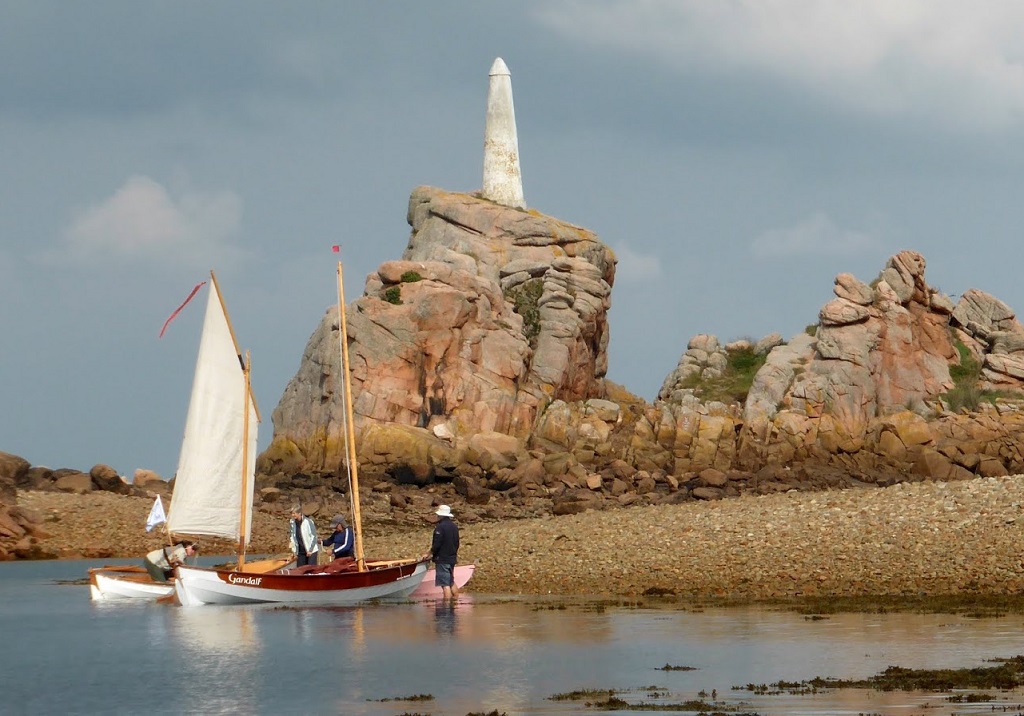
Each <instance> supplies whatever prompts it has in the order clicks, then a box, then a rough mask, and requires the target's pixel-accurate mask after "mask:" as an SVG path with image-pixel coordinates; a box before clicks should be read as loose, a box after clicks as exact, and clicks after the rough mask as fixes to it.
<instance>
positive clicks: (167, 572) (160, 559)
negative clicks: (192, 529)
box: [142, 540, 199, 582]
mask: <svg viewBox="0 0 1024 716" xmlns="http://www.w3.org/2000/svg"><path fill="white" fill-rule="evenodd" d="M198 551H199V545H198V544H196V543H195V542H192V541H191V540H183V541H181V542H178V543H176V544H172V545H168V546H167V547H161V548H160V549H154V550H153V551H152V552H150V553H149V554H147V555H146V558H145V559H143V560H142V562H143V564H145V565H146V571H147V572H149V576H150V577H152V578H153V579H154V580H155V581H157V582H166V581H167V580H169V579H170V578H171V577H173V576H174V568H175V567H177V566H178V565H179V564H184V563H185V560H186V559H187V558H188V557H194V556H195V554H196V552H198Z"/></svg>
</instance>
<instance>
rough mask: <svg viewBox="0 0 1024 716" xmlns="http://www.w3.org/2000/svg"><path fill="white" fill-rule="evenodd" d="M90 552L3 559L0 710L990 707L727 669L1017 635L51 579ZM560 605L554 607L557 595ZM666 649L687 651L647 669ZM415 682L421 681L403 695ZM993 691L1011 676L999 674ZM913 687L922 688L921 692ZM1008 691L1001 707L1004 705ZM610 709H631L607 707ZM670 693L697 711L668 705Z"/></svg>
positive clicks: (984, 654)
mask: <svg viewBox="0 0 1024 716" xmlns="http://www.w3.org/2000/svg"><path fill="white" fill-rule="evenodd" d="M100 564H103V563H101V562H35V563H0V636H2V638H3V646H2V647H0V713H3V714H63V713H79V714H97V713H104V714H106V713H123V714H141V713H151V714H153V713H155V714H186V713H187V714H193V713H195V714H224V713H226V714H233V713H251V714H353V715H358V714H366V715H370V716H384V715H388V716H391V715H396V714H403V713H410V714H413V713H420V714H432V715H433V716H441V715H442V714H445V715H448V716H465V714H468V713H473V712H476V713H480V712H488V711H492V710H497V711H498V712H499V713H502V712H504V713H507V714H508V715H509V716H512V715H513V714H568V713H573V714H579V713H588V711H587V709H586V707H585V706H584V705H583V704H582V703H580V702H568V701H551V700H550V698H549V697H551V696H552V695H555V694H559V693H565V692H569V691H573V690H579V689H587V688H608V687H612V688H616V689H620V690H622V696H623V697H625V699H626V700H627V701H630V702H633V703H636V702H639V701H641V700H647V701H651V700H652V697H651V695H650V694H649V693H647V692H644V691H642V689H643V688H644V687H648V686H658V687H659V689H660V690H661V692H662V693H664V692H667V695H665V696H664V697H660V698H661V701H663V702H666V703H681V702H683V701H686V700H689V699H698V698H700V697H699V696H698V693H699V692H700V691H702V690H703V691H704V692H706V694H707V696H705V697H704V699H705V700H706V701H710V699H711V692H712V689H714V690H716V691H717V694H716V695H717V702H718V703H719V705H720V706H724V707H731V708H734V707H739V708H740V710H742V711H749V712H756V713H759V714H762V715H764V716H768V715H769V714H771V715H781V714H851V715H853V714H859V713H878V714H886V715H888V714H900V715H901V716H902V715H906V714H918V713H920V714H928V716H939V715H940V714H954V713H955V714H967V713H990V712H991V709H992V704H976V705H970V706H967V705H965V706H956V707H953V706H950V705H948V704H945V703H944V702H943V700H942V697H940V696H936V695H926V694H904V693H901V694H876V693H873V692H862V691H843V692H830V693H828V694H820V695H816V696H797V697H794V696H786V695H776V696H754V695H751V694H749V693H748V692H743V691H735V690H732V688H731V687H732V686H734V685H743V684H748V683H770V682H773V681H778V680H780V679H785V680H791V681H799V680H805V679H810V678H812V677H814V676H833V677H839V678H860V677H867V676H871V675H873V674H876V673H878V672H879V671H882V670H883V669H884V668H885V667H886V666H889V665H900V666H906V667H914V668H938V667H957V668H959V667H967V666H983V665H986V659H989V658H991V657H994V656H1014V655H1016V654H1020V653H1024V624H1022V619H1021V618H1020V617H1017V616H1010V617H1003V618H997V619H974V620H972V619H968V618H963V617H953V616H948V615H938V616H929V615H915V614H891V615H843V616H836V617H831V618H829V619H824V620H819V621H812V620H807V619H805V618H804V617H802V616H800V615H798V614H791V613H787V612H776V611H768V610H761V609H723V610H711V611H705V612H688V611H678V610H659V609H634V608H627V607H614V608H595V607H594V605H593V604H592V603H589V604H588V603H584V602H583V601H581V600H574V601H556V600H551V601H547V600H545V601H542V602H538V601H537V600H535V599H519V598H516V597H501V596H496V595H472V596H467V597H465V598H464V601H462V602H461V603H460V604H458V605H457V606H456V607H454V608H451V607H448V606H442V605H440V604H436V603H433V602H426V603H412V602H409V603H401V604H379V605H367V606H362V607H352V608H329V609H311V608H306V609H290V608H274V607H259V608H252V607H242V608H240V607H201V608H197V609H182V608H180V607H174V606H165V605H158V604H144V603H143V604H135V603H124V604H102V603H101V604H94V603H92V602H91V601H90V600H89V592H88V587H86V586H80V585H67V584H61V583H60V581H61V580H75V579H79V578H81V577H83V576H84V575H85V573H86V570H87V569H88V568H89V567H91V566H99V565H100ZM558 607H565V608H558ZM665 664H671V665H673V666H688V667H694V670H692V671H672V672H665V671H659V670H658V668H659V667H662V666H664V665H665ZM419 694H427V695H431V696H433V697H434V698H433V699H431V700H428V701H408V700H401V699H402V697H409V696H415V695H419ZM1000 698H1001V699H1002V700H1001V701H1000V702H999V706H1000V707H1004V706H1006V705H1008V704H1016V703H1019V701H1015V699H1021V696H1020V695H1019V694H1016V695H1014V694H1003V695H1001V697H1000ZM925 704H927V705H929V706H930V708H927V709H926V708H924V705H925ZM1017 712H1018V710H1017V709H1012V710H1010V711H1008V713H1017ZM616 713H620V714H630V713H641V712H638V711H619V712H616ZM674 713H693V712H687V711H681V710H677V711H674Z"/></svg>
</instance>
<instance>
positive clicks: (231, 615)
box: [163, 607, 263, 713]
mask: <svg viewBox="0 0 1024 716" xmlns="http://www.w3.org/2000/svg"><path fill="white" fill-rule="evenodd" d="M163 619H164V621H165V623H166V625H167V627H168V632H169V633H170V635H171V638H172V641H173V643H174V645H175V646H176V647H177V649H178V651H179V654H180V657H181V664H180V666H179V669H180V671H179V673H176V674H175V680H178V679H180V680H181V683H183V684H187V685H188V687H187V688H183V689H182V693H181V698H182V699H183V700H184V707H185V711H186V712H189V713H218V712H219V713H232V712H244V711H249V712H257V711H258V710H259V696H258V692H257V691H256V690H255V689H253V688H232V687H231V685H242V684H246V685H251V684H252V683H254V682H255V681H257V680H259V679H260V678H261V677H260V671H261V669H260V666H261V663H262V662H261V658H260V655H261V651H262V649H263V642H262V640H261V638H260V631H259V627H258V625H257V624H258V621H257V615H256V614H255V613H254V611H253V610H251V609H245V608H241V609H219V608H210V609H206V608H199V609H184V608H181V607H167V608H166V609H164V610H163Z"/></svg>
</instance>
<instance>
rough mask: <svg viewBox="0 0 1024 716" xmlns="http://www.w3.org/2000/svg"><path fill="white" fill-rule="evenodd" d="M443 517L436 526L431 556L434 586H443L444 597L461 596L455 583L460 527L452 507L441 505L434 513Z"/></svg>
mask: <svg viewBox="0 0 1024 716" xmlns="http://www.w3.org/2000/svg"><path fill="white" fill-rule="evenodd" d="M434 514H436V515H437V516H438V517H440V518H441V519H440V520H439V521H438V523H437V526H435V527H434V538H433V540H432V542H431V545H430V558H431V559H432V560H434V569H435V577H434V586H436V587H441V591H442V593H443V595H444V599H453V598H454V597H457V596H459V588H458V587H457V586H456V585H455V561H456V558H457V557H458V554H459V528H458V526H457V525H456V524H455V523H454V522H453V521H452V508H451V507H449V506H448V505H441V506H440V507H438V508H437V511H436V512H435V513H434Z"/></svg>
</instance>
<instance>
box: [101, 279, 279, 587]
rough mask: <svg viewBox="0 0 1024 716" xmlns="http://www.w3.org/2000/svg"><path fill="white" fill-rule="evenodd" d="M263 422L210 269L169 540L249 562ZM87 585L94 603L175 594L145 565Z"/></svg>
mask: <svg viewBox="0 0 1024 716" xmlns="http://www.w3.org/2000/svg"><path fill="white" fill-rule="evenodd" d="M200 285H201V284H200ZM179 310H180V308H179ZM168 320H169V319H168ZM259 422H260V414H259V409H258V408H257V406H256V400H255V398H254V397H253V394H252V385H251V381H250V365H249V360H248V356H246V358H244V359H243V357H242V355H241V352H240V351H239V349H238V342H237V341H236V340H235V333H234V329H233V328H232V326H231V319H230V318H229V317H228V312H227V306H226V305H225V303H224V299H223V296H222V294H221V292H220V286H219V285H218V283H217V277H216V275H215V274H214V273H213V271H211V272H210V291H209V294H208V299H207V304H206V314H205V318H204V319H203V331H202V335H201V338H200V341H199V354H198V357H197V358H196V370H195V375H194V377H193V380H192V394H191V397H190V399H189V407H188V417H187V418H186V422H185V435H184V438H183V440H182V444H181V453H180V455H179V458H178V470H177V473H176V474H175V480H174V482H175V486H174V493H173V496H172V498H171V506H170V513H169V515H168V520H167V524H166V529H167V533H168V537H169V538H170V536H171V535H188V536H209V537H222V538H226V539H229V540H231V541H233V542H235V543H237V544H238V545H239V549H238V554H239V563H240V564H242V565H244V555H245V545H246V544H247V542H248V540H249V535H250V532H251V528H252V513H251V509H250V508H251V505H252V494H253V485H254V482H255V480H254V474H255V467H256V437H257V429H258V426H259ZM285 562H286V560H279V561H276V562H275V561H268V562H261V563H259V564H251V565H248V571H265V570H268V569H274V568H277V567H279V566H281V564H283V563H285ZM89 586H90V594H91V596H92V598H93V599H95V600H108V599H157V598H160V597H166V596H170V595H171V594H172V593H173V591H174V585H173V584H172V583H170V582H157V581H154V580H153V579H152V578H150V577H149V575H148V573H147V572H146V570H144V569H142V568H140V567H100V568H97V569H92V570H90V571H89Z"/></svg>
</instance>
